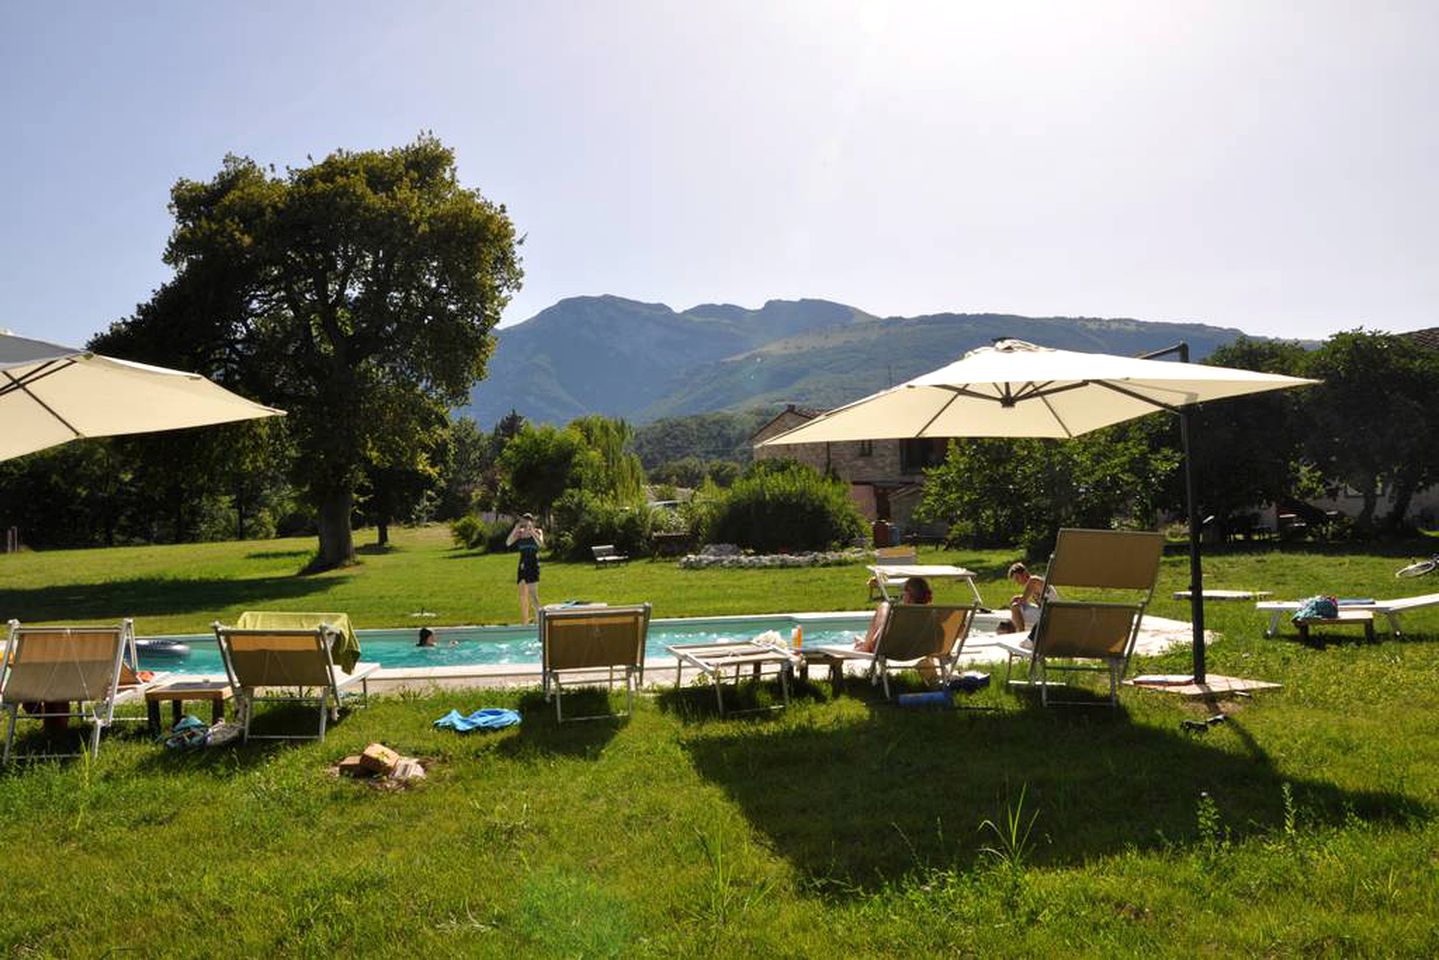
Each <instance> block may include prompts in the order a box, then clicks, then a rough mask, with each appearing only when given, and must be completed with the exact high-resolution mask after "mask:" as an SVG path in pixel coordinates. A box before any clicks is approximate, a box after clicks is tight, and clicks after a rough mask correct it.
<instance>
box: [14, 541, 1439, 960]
mask: <svg viewBox="0 0 1439 960" xmlns="http://www.w3.org/2000/svg"><path fill="white" fill-rule="evenodd" d="M311 546H312V545H311V543H310V542H309V541H280V542H270V543H264V544H259V543H254V544H210V545H199V546H189V547H173V548H172V547H157V548H137V549H117V550H106V551H83V552H82V551H77V552H63V553H62V552H56V553H43V554H26V555H18V556H4V557H0V616H4V617H9V616H17V617H21V618H23V619H25V620H29V621H47V620H48V621H58V620H82V619H88V620H100V619H107V618H108V619H114V618H115V617H117V616H121V615H132V616H135V617H136V619H137V623H138V625H139V627H140V629H141V631H142V632H144V633H162V632H183V631H200V630H202V629H203V628H204V625H205V624H208V622H209V621H210V620H211V619H213V618H215V617H216V616H219V617H221V618H222V619H223V618H226V617H228V616H230V615H232V614H233V613H234V612H237V611H239V610H242V609H245V608H247V607H269V608H279V607H290V608H294V609H339V610H347V611H348V612H349V613H350V614H351V615H352V617H353V619H354V622H355V623H356V625H357V626H360V627H381V626H395V625H411V624H414V623H415V622H416V621H414V620H412V619H411V618H409V616H408V614H409V613H410V612H411V611H413V610H416V609H418V608H419V607H421V606H423V607H425V608H426V609H429V610H433V611H436V612H437V613H438V614H439V616H438V617H437V618H436V619H437V620H438V621H439V622H441V623H467V622H470V623H473V622H504V621H513V620H514V619H515V618H516V612H517V604H516V600H515V595H514V587H513V583H512V580H513V567H514V560H513V558H512V557H509V556H502V557H484V556H475V555H471V554H467V553H462V552H459V551H455V550H453V549H452V548H450V547H449V545H448V542H447V540H446V539H445V535H444V533H443V531H436V530H420V531H402V532H401V533H400V535H399V536H398V537H397V543H396V546H395V548H394V549H393V550H391V551H388V552H385V553H368V554H367V555H366V556H365V557H364V563H363V564H362V565H361V566H359V567H357V568H354V569H351V570H347V571H339V572H336V573H331V574H324V575H319V576H313V577H298V576H296V575H295V571H296V570H297V569H298V568H299V567H300V566H302V565H303V563H304V562H305V560H306V559H307V557H308V555H309V552H310V549H311ZM1421 552H1426V548H1425V545H1424V544H1418V543H1415V544H1405V545H1401V546H1400V547H1398V548H1396V549H1394V550H1391V551H1387V552H1383V553H1381V552H1377V551H1374V550H1372V549H1370V548H1360V549H1359V550H1356V551H1354V552H1348V553H1345V552H1340V551H1339V550H1337V549H1333V550H1321V549H1317V548H1310V549H1305V548H1287V547H1286V548H1285V550H1284V551H1283V552H1280V551H1278V550H1276V549H1269V548H1265V549H1263V550H1255V551H1249V550H1235V551H1231V552H1227V553H1221V554H1216V555H1213V556H1209V557H1206V561H1205V569H1206V576H1207V578H1208V582H1209V585H1211V586H1214V587H1235V588H1263V589H1269V590H1273V591H1274V592H1275V594H1276V596H1278V597H1299V596H1305V595H1310V594H1313V593H1317V592H1321V591H1322V592H1337V593H1341V594H1343V595H1349V596H1355V595H1361V594H1362V595H1370V596H1378V597H1386V596H1397V595H1401V594H1405V593H1419V592H1430V591H1434V590H1439V578H1436V577H1432V576H1431V577H1430V578H1429V579H1427V580H1417V581H1402V582H1396V581H1395V580H1394V579H1393V577H1392V571H1393V570H1394V568H1396V567H1398V566H1399V565H1400V564H1401V563H1402V562H1404V561H1405V560H1406V559H1407V558H1408V557H1409V556H1411V555H1419V554H1420V553H1421ZM1427 552H1432V548H1430V549H1429V550H1428V551H1427ZM925 559H933V560H935V561H946V562H948V561H953V562H958V563H963V564H965V565H968V566H970V567H972V568H974V569H976V570H979V571H981V573H982V574H983V575H984V578H985V579H984V582H983V583H982V584H981V587H982V589H983V591H984V594H985V596H986V598H987V599H988V600H990V601H991V602H994V603H997V602H999V601H1001V600H1002V599H1003V598H1004V597H1006V596H1007V595H1008V593H1009V592H1010V591H1009V590H1008V588H1007V587H1006V586H1005V584H1004V583H1003V581H1002V568H1003V566H1004V565H1005V564H1006V563H1007V562H1008V561H1009V560H1011V559H1013V557H1012V556H1010V555H1008V554H1003V553H998V552H995V553H973V552H968V551H957V552H940V551H935V552H932V553H929V554H927V555H926V557H925ZM1185 562H1186V561H1185V558H1184V557H1182V556H1179V555H1175V556H1173V557H1167V558H1166V560H1165V563H1164V569H1163V575H1162V580H1161V596H1162V597H1163V598H1164V599H1161V600H1160V601H1159V602H1158V603H1157V604H1156V605H1155V612H1156V613H1159V614H1161V615H1165V616H1175V617H1183V616H1185V615H1186V613H1185V608H1184V605H1183V604H1180V603H1177V602H1175V601H1172V600H1169V599H1168V595H1169V593H1170V592H1171V591H1172V590H1175V589H1179V588H1180V587H1181V586H1182V584H1183V581H1184V579H1185ZM863 581H864V574H863V571H862V570H860V569H859V568H858V567H839V568H824V569H818V570H809V571H769V572H763V573H755V574H750V573H747V572H738V571H731V572H721V571H715V572H686V571H680V570H677V569H675V568H674V566H673V565H672V564H667V563H648V562H645V561H638V562H634V563H631V564H629V565H628V566H627V567H624V568H620V569H616V570H599V571H596V570H594V569H592V567H590V566H589V565H564V564H555V563H547V564H545V566H544V574H543V579H542V581H541V589H542V591H543V593H542V595H543V597H544V599H546V600H559V599H565V598H567V597H586V598H590V599H600V600H607V601H610V602H623V601H628V600H651V601H653V602H654V604H655V607H656V612H657V615H659V616H677V615H685V614H702V613H753V612H767V611H783V610H804V609H836V608H838V609H853V608H856V607H859V606H861V605H862V600H863ZM941 589H942V590H943V589H947V588H941ZM941 599H943V595H941ZM1207 613H1208V619H1209V625H1210V626H1211V628H1212V629H1215V630H1217V631H1218V632H1220V633H1221V634H1222V639H1221V640H1220V641H1219V642H1217V643H1216V644H1214V646H1213V647H1212V648H1211V651H1210V669H1211V670H1212V671H1214V672H1221V673H1230V674H1236V675H1241V676H1248V677H1257V678H1262V679H1268V680H1275V681H1278V682H1281V683H1283V684H1284V689H1283V690H1280V691H1277V692H1273V693H1268V694H1262V695H1260V696H1257V697H1255V698H1254V699H1253V700H1250V701H1237V702H1234V703H1231V704H1227V705H1226V706H1225V709H1226V710H1228V711H1230V719H1229V720H1228V721H1227V722H1226V723H1224V724H1220V725H1217V726H1214V727H1213V728H1211V729H1210V730H1209V732H1208V733H1207V734H1192V733H1186V732H1182V731H1181V729H1180V721H1181V720H1183V719H1185V718H1187V717H1194V716H1199V715H1203V714H1204V713H1205V712H1207V710H1206V708H1205V707H1203V706H1201V705H1186V704H1183V703H1181V702H1180V701H1178V700H1177V699H1171V698H1169V697H1166V696H1164V695H1159V694H1149V693H1142V692H1135V691H1130V690H1126V691H1125V692H1124V694H1123V695H1122V703H1123V708H1122V709H1121V710H1120V711H1118V712H1117V713H1111V712H1110V711H1108V710H1102V709H1085V708H1067V709H1050V710H1047V711H1046V710H1041V709H1039V708H1038V706H1037V705H1036V704H1034V703H1033V702H1031V701H1030V700H1028V699H1025V698H1021V697H1018V696H1016V695H1014V694H1011V693H1009V692H1007V691H1005V690H1002V689H998V688H997V687H995V688H991V689H989V690H987V691H984V692H982V693H980V694H978V695H976V696H975V697H974V698H972V699H970V700H968V701H966V704H967V705H969V706H974V707H986V708H989V709H985V710H957V711H952V712H912V711H907V710H903V709H900V708H897V707H893V706H889V705H886V704H884V703H882V702H880V701H879V700H878V699H877V698H876V697H875V696H874V695H873V693H872V692H871V691H870V690H869V689H868V688H867V687H865V686H863V685H862V684H855V685H853V686H851V687H850V688H848V689H847V690H845V691H844V692H843V693H842V694H841V695H840V696H838V697H835V696H832V695H831V693H830V692H829V690H828V688H827V686H824V685H816V686H806V687H803V688H802V689H801V691H800V693H799V695H798V697H797V700H796V703H795V704H794V706H792V707H791V708H790V709H789V710H787V711H779V712H774V713H768V714H757V715H752V716H750V717H748V718H736V719H728V720H723V721H721V720H718V719H717V718H716V717H715V716H714V713H713V706H712V703H713V700H712V697H710V696H708V695H707V692H706V691H705V690H702V689H697V688H692V689H684V690H678V691H676V690H666V691H661V692H660V693H659V694H658V695H657V696H655V697H653V698H647V699H645V700H643V701H642V702H641V703H640V704H639V705H638V707H637V710H636V713H635V715H634V716H633V717H632V718H630V719H629V720H628V721H622V722H608V721H601V722H591V723H576V724H566V725H565V726H564V727H563V728H559V727H556V725H555V724H554V722H553V713H552V711H550V710H548V709H546V708H545V707H544V705H543V704H542V703H541V702H540V701H539V699H538V696H537V694H536V693H535V692H534V691H513V692H494V691H476V692H473V693H459V694H455V693H450V694H446V695H442V696H435V697H416V696H401V697H389V698H382V699H379V700H377V701H376V702H375V703H373V704H372V705H371V706H370V707H369V708H368V709H365V710H357V711H352V712H349V713H347V714H346V716H345V717H344V718H343V719H342V720H341V722H340V723H339V724H337V725H335V726H334V727H332V728H331V731H330V734H329V736H328V737H327V739H326V740H325V742H324V743H322V744H306V745H302V746H279V747H259V746H255V747H246V748H237V749H221V750H214V751H206V752H203V753H200V754H196V755H177V754H173V753H169V752H166V751H164V750H163V749H161V748H159V747H156V746H154V745H152V744H150V743H149V742H148V740H147V739H146V738H145V737H144V736H143V735H142V734H141V733H140V732H138V731H136V730H133V729H129V727H130V725H126V726H125V727H121V728H119V729H118V730H117V731H116V732H115V733H113V734H107V735H106V737H105V739H104V741H103V744H102V748H101V753H100V758H99V760H98V761H97V762H95V763H93V764H91V763H87V762H83V761H72V762H63V763H39V764H31V765H17V766H15V767H12V768H11V769H10V770H8V771H6V772H4V773H0V799H3V805H0V811H3V812H0V825H3V828H4V845H3V847H0V869H3V875H4V877H5V881H4V884H3V887H0V907H3V909H0V945H3V946H4V948H5V949H6V951H7V952H8V953H11V954H14V955H17V956H31V955H95V954H101V953H107V952H120V951H127V952H135V953H138V954H143V955H159V956H164V955H184V956H188V955H195V954H199V953H219V954H222V955H226V956H233V955H254V954H273V953H285V954H300V955H318V954H327V955H328V954H332V953H334V952H336V951H343V952H359V953H374V954H396V955H410V954H416V953H421V952H424V953H432V954H436V955H443V956H451V955H482V956H507V957H519V956H525V957H528V956H537V957H539V956H633V955H638V956H673V955H696V956H749V955H757V956H758V955H780V956H835V955H858V956H891V955H895V954H898V953H906V954H914V955H933V954H941V955H952V954H980V955H991V954H1012V955H1030V956H1032V955H1048V954H1054V953H1059V952H1061V951H1063V952H1065V953H1076V954H1086V955H1113V954H1144V955H1152V954H1159V955H1167V956H1193V955H1206V956H1234V955H1253V954H1273V955H1286V956H1287V955H1305V956H1308V955H1336V956H1353V955H1398V956H1434V955H1436V954H1439V903H1436V900H1439V826H1436V819H1435V812H1436V809H1439V737H1436V718H1439V667H1436V665H1435V652H1436V650H1439V648H1436V647H1435V643H1436V642H1439V610H1434V609H1430V610H1425V611H1420V612H1419V613H1416V614H1413V615H1411V616H1410V617H1409V618H1407V619H1406V622H1405V626H1406V630H1407V634H1406V636H1405V638H1404V639H1403V640H1402V641H1396V640H1393V639H1386V640H1384V641H1383V642H1382V643H1378V644H1374V645H1369V644H1365V643H1364V642H1363V641H1362V633H1360V632H1359V631H1357V630H1341V631H1335V632H1332V633H1328V634H1323V633H1320V632H1319V631H1316V633H1320V635H1321V636H1323V637H1324V638H1325V639H1327V640H1328V641H1329V642H1328V643H1327V645H1325V646H1322V647H1309V646H1302V645H1300V644H1299V643H1297V642H1296V641H1295V638H1294V636H1293V633H1292V632H1288V633H1281V635H1280V637H1278V638H1276V639H1273V640H1265V639H1263V637H1262V628H1263V623H1264V621H1263V620H1262V619H1261V618H1260V617H1259V616H1257V615H1256V614H1255V612H1254V611H1253V609H1252V605H1251V604H1212V605H1211V606H1210V607H1209V608H1207ZM1186 659H1187V654H1171V655H1168V656H1166V657H1162V658H1158V659H1155V660H1150V661H1146V662H1137V663H1136V664H1135V665H1134V668H1133V669H1134V671H1136V672H1137V671H1144V672H1161V671H1162V672H1176V671H1179V670H1181V669H1183V667H1184V665H1185V663H1186ZM1001 672H1002V671H1001ZM745 695H746V696H748V697H752V698H756V699H759V700H763V699H765V698H768V697H770V696H772V695H773V694H772V692H771V691H769V690H768V689H759V690H754V689H747V690H746V691H745ZM616 702H618V698H616ZM491 705H493V706H506V705H508V706H515V707H518V708H519V709H520V710H521V711H522V712H523V714H524V717H525V720H524V723H523V724H522V725H521V726H520V727H518V728H511V729H510V730H507V731H504V732H500V733H496V734H470V735H467V736H460V735H457V734H453V733H449V732H444V731H436V730H435V729H434V728H433V727H432V726H431V723H430V721H431V720H433V719H434V718H436V717H438V716H440V715H441V714H443V713H445V712H446V711H447V710H449V709H450V708H451V707H458V708H460V709H461V710H464V711H468V710H471V709H474V708H475V707H479V706H491ZM372 740H383V741H384V742H386V743H388V744H390V745H391V746H393V747H395V748H396V749H398V750H400V751H401V752H402V753H408V754H412V755H418V756H422V757H427V758H430V759H431V761H432V764H431V776H430V778H429V779H428V780H427V781H426V782H424V783H422V784H420V785H418V786H416V787H414V788H411V789H407V790H397V791H381V790H376V789H373V788H371V787H369V786H366V785H363V784H359V783H354V782H350V781H341V780H337V779H334V778H333V777H331V776H330V775H329V774H328V773H327V770H326V768H327V767H328V766H329V765H330V764H332V763H334V762H335V761H336V760H338V759H339V758H340V757H342V756H344V755H346V754H348V753H355V752H358V751H359V749H360V748H361V747H363V746H364V744H365V743H367V742H369V741H372ZM1011 823H1012V824H1014V827H1013V829H1010V824H1011ZM991 825H993V826H991Z"/></svg>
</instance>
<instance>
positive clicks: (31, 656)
mask: <svg viewBox="0 0 1439 960" xmlns="http://www.w3.org/2000/svg"><path fill="white" fill-rule="evenodd" d="M134 642H135V626H134V623H133V622H132V621H130V620H122V621H121V622H120V623H119V624H118V625H116V626H113V627H108V626H106V627H22V626H21V625H20V623H19V621H16V620H11V621H10V631H9V639H8V641H7V642H6V644H5V658H4V661H3V663H0V709H3V710H4V711H5V712H6V713H8V714H9V722H8V724H7V727H6V731H5V752H4V757H3V762H4V763H7V764H8V763H9V762H10V754H11V751H12V749H13V747H14V742H15V727H16V724H17V722H18V721H19V720H20V719H22V718H21V716H20V711H21V707H22V706H23V705H24V704H27V703H28V704H32V705H34V704H40V705H41V707H40V710H39V711H38V712H35V713H27V714H26V716H25V717H24V719H29V720H37V721H42V722H43V721H44V720H45V719H46V718H53V717H66V718H70V717H78V718H80V719H83V720H84V721H85V722H87V723H89V724H90V726H91V730H90V750H89V752H90V754H91V756H99V754H100V731H101V730H102V729H104V728H105V727H108V726H109V725H110V724H111V723H112V722H113V721H114V719H115V703H116V701H117V699H118V698H119V696H120V690H119V687H120V678H121V666H122V662H123V660H124V657H125V650H126V648H127V647H129V649H131V650H133V649H134ZM132 676H133V674H132ZM56 703H64V704H65V709H64V711H63V712H59V711H57V712H50V711H48V710H47V709H45V706H44V705H47V704H56ZM71 703H74V704H75V705H76V710H75V711H74V712H71V710H70V704H71ZM82 753H83V751H82ZM81 755H82V754H79V753H77V754H45V756H47V757H52V756H81Z"/></svg>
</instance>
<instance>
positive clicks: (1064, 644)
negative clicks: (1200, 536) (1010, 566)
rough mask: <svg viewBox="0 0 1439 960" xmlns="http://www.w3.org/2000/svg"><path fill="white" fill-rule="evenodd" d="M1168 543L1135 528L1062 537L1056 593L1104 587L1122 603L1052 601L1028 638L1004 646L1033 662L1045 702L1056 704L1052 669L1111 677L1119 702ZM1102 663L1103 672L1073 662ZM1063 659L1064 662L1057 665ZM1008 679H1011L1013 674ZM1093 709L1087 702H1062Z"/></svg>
mask: <svg viewBox="0 0 1439 960" xmlns="http://www.w3.org/2000/svg"><path fill="white" fill-rule="evenodd" d="M1163 552H1164V537H1163V536H1161V535H1160V534H1158V533H1148V532H1144V531H1128V530H1076V529H1064V530H1061V531H1059V539H1058V540H1057V541H1056V542H1055V546H1054V555H1053V556H1052V557H1051V558H1050V561H1049V568H1048V570H1047V571H1046V573H1045V584H1046V585H1047V586H1051V587H1055V588H1056V589H1065V588H1070V589H1074V590H1084V589H1090V590H1095V589H1100V590H1104V591H1105V593H1106V595H1115V594H1120V593H1123V594H1125V595H1127V598H1126V599H1120V600H1110V599H1105V600H1065V599H1057V598H1055V599H1049V600H1046V601H1045V602H1044V605H1043V606H1042V607H1041V608H1040V612H1039V622H1038V623H1036V624H1035V625H1034V628H1033V629H1031V630H1030V632H1029V634H1028V636H1021V635H1018V634H1011V635H1010V637H1009V638H1006V639H1001V640H999V641H998V646H999V647H1000V648H1001V649H1002V650H1004V651H1005V652H1006V653H1008V654H1009V666H1010V669H1012V668H1013V664H1014V661H1015V659H1016V658H1019V659H1024V660H1028V661H1029V681H1028V682H1029V683H1030V684H1038V685H1039V688H1040V701H1041V702H1042V703H1044V704H1045V705H1048V704H1049V702H1050V697H1049V687H1050V684H1049V683H1048V680H1047V676H1048V671H1049V670H1098V671H1107V672H1108V674H1109V703H1110V705H1111V706H1118V704H1119V699H1118V697H1119V694H1118V691H1119V681H1120V680H1121V679H1123V677H1124V671H1125V669H1126V668H1127V667H1128V665H1129V657H1130V654H1131V653H1133V651H1134V641H1135V639H1136V638H1137V637H1138V636H1139V627H1140V624H1141V622H1142V621H1143V619H1144V611H1145V609H1146V608H1147V607H1148V606H1149V601H1150V600H1151V599H1152V598H1153V596H1154V584H1155V581H1157V580H1158V579H1159V558H1160V556H1161V554H1162V553H1163ZM1083 660H1091V661H1092V660H1098V661H1100V665H1099V666H1094V665H1092V664H1083V663H1073V662H1071V661H1083ZM1052 661H1057V662H1052ZM1006 676H1008V674H1007V673H1006ZM1055 702H1057V703H1058V702H1070V703H1086V701H1055Z"/></svg>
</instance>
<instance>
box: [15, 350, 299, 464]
mask: <svg viewBox="0 0 1439 960" xmlns="http://www.w3.org/2000/svg"><path fill="white" fill-rule="evenodd" d="M283 414H284V411H283V410H276V409H275V408H273V407H266V406H262V405H260V404H258V403H254V402H252V401H250V400H246V399H245V398H244V397H242V396H239V395H238V394H234V393H231V392H230V391H229V390H226V389H225V388H224V387H221V386H219V385H218V384H215V383H212V382H211V381H209V380H206V379H205V378H204V377H202V376H200V375H199V374H196V373H182V372H181V371H179V370H170V369H167V368H165V367H152V366H149V365H147V364H143V363H133V362H131V361H129V360H116V359H113V358H111V357H104V356H101V355H100V354H97V353H91V352H90V351H88V350H78V349H75V348H74V347H62V346H59V345H57V344H53V343H45V342H44V341H41V340H30V339H27V338H25V337H17V336H13V335H10V334H7V333H3V332H0V460H8V459H10V458H11V457H19V456H22V455H24V454H27V453H33V452H34V451H36V450H43V449H45V448H46V447H52V446H55V445H56V444H61V443H66V442H68V441H70V440H77V439H80V438H81V437H107V436H115V435H118V434H127V433H152V432H156V431H160V430H177V429H180V428H182V427H198V426H203V425H207V424H213V423H230V422H233V421H236V420H252V419H255V418H258V417H273V416H282V415H283Z"/></svg>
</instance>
